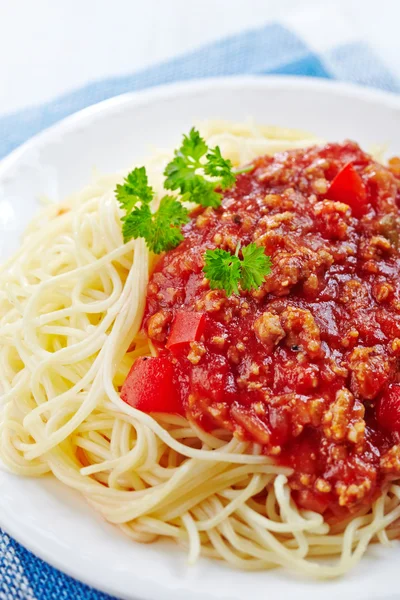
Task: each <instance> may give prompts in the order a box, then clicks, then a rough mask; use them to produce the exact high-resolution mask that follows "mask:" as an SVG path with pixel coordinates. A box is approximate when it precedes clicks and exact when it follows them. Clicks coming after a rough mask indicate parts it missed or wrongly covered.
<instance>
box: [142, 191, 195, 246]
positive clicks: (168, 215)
mask: <svg viewBox="0 0 400 600" xmlns="http://www.w3.org/2000/svg"><path fill="white" fill-rule="evenodd" d="M188 221H189V213H188V210H187V208H185V207H184V206H183V204H181V203H180V202H179V201H178V200H177V199H176V198H174V197H173V196H164V198H162V199H161V202H160V206H159V207H158V210H157V212H156V213H155V214H154V215H153V216H152V227H151V231H150V235H149V236H148V238H146V242H147V245H148V247H149V248H150V250H152V251H153V252H154V253H155V254H160V252H166V251H167V250H172V248H175V247H176V246H177V245H178V244H179V243H180V242H181V241H182V240H183V239H184V238H183V235H182V232H181V226H182V225H184V224H185V223H187V222H188Z"/></svg>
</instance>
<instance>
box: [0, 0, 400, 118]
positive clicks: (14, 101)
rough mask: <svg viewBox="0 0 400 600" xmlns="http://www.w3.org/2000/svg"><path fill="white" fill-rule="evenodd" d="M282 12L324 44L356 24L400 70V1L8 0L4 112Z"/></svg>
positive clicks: (0, 76) (0, 54)
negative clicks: (333, 25) (333, 23)
mask: <svg viewBox="0 0 400 600" xmlns="http://www.w3.org/2000/svg"><path fill="white" fill-rule="evenodd" d="M277 19H278V20H281V21H283V22H286V23H287V24H289V25H290V26H292V27H294V28H295V29H297V31H299V32H300V33H301V32H302V31H304V30H305V29H306V30H307V32H309V34H311V38H312V40H314V42H315V45H316V47H318V48H320V49H321V47H322V48H323V47H324V45H325V46H327V47H329V46H330V45H334V44H335V43H337V40H338V37H339V38H340V40H343V41H346V38H349V39H350V37H351V38H352V39H354V36H355V34H356V33H357V32H358V33H359V37H360V38H361V39H364V40H366V41H369V42H370V43H371V45H372V46H373V47H375V49H376V50H377V51H378V52H379V53H380V54H381V55H382V57H383V59H384V60H385V61H386V63H387V65H388V66H389V67H390V68H391V69H392V71H393V72H394V73H396V74H397V75H399V76H400V36H399V33H398V31H399V23H400V0H379V1H377V0H201V2H198V1H196V0H0V115H1V114H4V113H9V112H13V111H15V110H18V109H20V108H23V107H25V106H29V105H32V104H38V103H42V102H44V101H46V100H50V99H51V98H54V97H56V96H58V95H59V94H61V93H63V92H66V91H69V90H72V89H74V88H77V87H80V86H81V85H84V84H85V83H88V82H89V81H93V80H95V79H101V78H104V77H107V76H110V75H111V76H112V75H123V74H126V73H132V72H133V71H136V70H138V69H140V68H143V67H145V66H147V65H150V64H154V63H157V62H160V61H162V60H165V59H167V58H170V57H173V56H175V55H178V54H181V53H184V52H187V51H188V50H191V49H194V48H196V47H199V46H201V45H202V44H205V43H207V42H210V41H213V40H216V39H218V38H220V37H222V36H225V35H229V34H231V33H235V32H238V31H241V30H244V29H248V28H250V27H257V26H261V25H262V24H264V23H266V22H268V21H271V20H277ZM321 20H323V21H324V26H323V27H321V26H320V23H321ZM333 20H334V21H335V27H334V28H332V30H331V31H330V28H329V26H328V24H329V23H330V22H332V21H333ZM338 29H339V32H338Z"/></svg>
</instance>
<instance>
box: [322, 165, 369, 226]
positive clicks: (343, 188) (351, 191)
mask: <svg viewBox="0 0 400 600" xmlns="http://www.w3.org/2000/svg"><path fill="white" fill-rule="evenodd" d="M326 197H327V198H329V199H330V200H336V201H337V202H343V203H344V204H348V205H349V206H350V208H351V210H352V213H353V215H354V216H355V217H357V218H360V217H362V216H363V215H364V214H365V212H366V207H367V190H366V188H365V185H364V183H363V180H362V179H361V176H360V175H359V174H358V173H357V171H356V170H355V168H354V167H353V165H352V164H351V163H348V164H347V165H346V166H345V167H343V169H342V170H341V171H339V173H338V174H337V175H336V177H335V178H334V179H333V181H332V183H331V185H330V186H329V189H328V191H327V193H326Z"/></svg>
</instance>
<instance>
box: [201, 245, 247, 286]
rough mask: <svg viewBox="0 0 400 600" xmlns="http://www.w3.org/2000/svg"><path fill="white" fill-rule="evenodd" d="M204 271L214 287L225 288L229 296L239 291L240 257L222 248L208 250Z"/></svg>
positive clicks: (205, 256)
mask: <svg viewBox="0 0 400 600" xmlns="http://www.w3.org/2000/svg"><path fill="white" fill-rule="evenodd" d="M204 259H205V265H204V268H203V271H204V273H205V275H206V277H207V279H208V280H209V282H210V287H211V288H212V289H218V290H225V291H226V294H227V296H230V295H231V294H232V293H233V292H235V294H238V293H239V289H238V282H239V280H240V274H241V268H240V259H239V258H238V257H237V256H236V255H234V254H230V253H229V252H227V251H226V250H222V248H216V249H215V250H206V252H205V254H204Z"/></svg>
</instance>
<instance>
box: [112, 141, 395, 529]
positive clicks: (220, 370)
mask: <svg viewBox="0 0 400 600" xmlns="http://www.w3.org/2000/svg"><path fill="white" fill-rule="evenodd" d="M399 162H400V161H399V160H398V159H393V160H392V161H390V162H389V166H388V167H384V166H382V165H380V164H378V163H377V162H375V161H374V160H373V159H372V158H371V157H370V156H369V155H367V154H365V153H364V152H363V151H362V150H361V149H360V148H359V147H358V146H357V144H355V143H352V142H345V143H343V144H328V145H326V146H322V147H312V148H309V149H305V150H293V151H287V152H282V153H279V154H276V155H275V156H274V157H269V156H265V157H261V158H259V159H256V160H255V161H254V162H253V163H252V166H253V169H252V170H251V171H250V172H248V173H245V174H241V175H239V176H238V177H237V182H236V186H235V187H234V188H232V189H230V190H227V191H226V192H224V193H223V200H222V206H221V207H220V208H218V209H212V208H205V209H204V208H198V209H196V210H195V211H194V212H192V214H191V220H190V223H188V225H186V226H185V228H184V236H185V239H184V241H183V242H182V243H181V244H180V245H179V246H178V247H177V248H176V249H174V250H172V251H170V252H168V253H167V254H165V255H164V256H163V257H162V258H161V259H160V260H159V262H158V264H157V266H156V268H155V271H154V273H153V274H152V277H151V279H150V282H149V285H148V293H147V305H146V311H145V316H144V321H143V327H144V330H145V332H146V333H147V335H148V337H149V338H150V339H151V341H152V342H153V344H154V346H155V347H156V348H157V350H158V357H157V358H156V359H151V358H149V359H148V361H147V366H146V365H144V364H143V363H140V362H139V363H138V364H139V366H137V365H136V363H135V365H134V366H133V368H132V371H131V374H130V375H129V376H128V378H127V382H126V384H125V385H124V387H123V389H122V397H123V398H124V399H125V400H126V401H127V402H129V403H130V404H132V405H133V406H137V407H138V408H140V409H141V410H143V411H145V412H152V411H155V412H156V411H160V410H162V411H165V412H181V413H183V414H186V415H187V417H189V418H190V419H192V420H194V421H195V422H197V423H198V424H199V425H200V426H201V427H203V428H204V429H206V430H212V429H213V428H224V429H227V430H230V431H232V433H233V434H234V435H235V436H237V437H238V438H239V439H243V440H248V441H252V442H256V443H258V444H260V445H261V446H262V447H263V451H264V452H265V454H267V455H270V456H273V457H275V459H276V460H277V461H278V462H280V463H281V464H285V465H289V466H291V467H293V469H294V472H293V475H292V476H291V477H290V478H289V484H290V486H291V489H292V496H293V498H294V500H295V501H296V502H297V504H298V505H299V506H301V507H303V508H307V509H311V510H316V511H318V512H320V513H324V514H325V515H326V516H328V517H329V516H331V517H332V518H333V517H335V518H336V517H337V516H338V515H339V516H340V515H342V514H348V513H349V512H353V513H354V512H356V511H358V510H360V509H362V507H363V506H365V505H366V504H370V503H371V502H372V501H373V500H374V499H375V498H376V497H377V496H378V495H379V493H380V492H381V490H382V489H383V487H384V486H385V485H388V482H389V481H390V480H391V479H394V478H396V477H400V375H399V356H400V279H399V273H400V254H399V231H400V223H399V221H400V220H399V204H400V166H399ZM239 242H240V243H241V244H242V245H247V244H249V243H252V242H255V243H256V244H257V245H259V246H262V247H263V248H264V251H265V254H267V255H269V256H270V257H271V261H272V271H271V273H270V275H269V276H267V277H266V279H265V281H264V283H263V284H262V285H261V287H260V288H259V289H256V290H253V291H243V290H240V293H239V294H233V295H232V296H230V297H227V295H226V293H225V291H223V290H212V289H210V286H209V282H208V281H207V279H206V278H205V276H204V273H203V266H204V252H205V251H206V250H207V249H213V248H216V247H219V248H223V249H225V250H227V251H229V252H231V253H234V252H235V249H236V248H237V245H238V243H239ZM151 360H157V361H159V362H158V364H157V365H154V366H151V362H150V363H149V361H151ZM155 367H157V369H158V372H159V373H164V374H165V378H164V379H163V377H162V375H157V374H156V370H155ZM139 371H140V372H139ZM135 373H136V375H135ZM146 376H147V379H148V378H150V379H148V380H147V383H146V385H144V389H142V386H141V385H132V382H131V384H130V383H129V382H130V379H132V377H133V378H135V377H136V380H137V381H139V380H143V379H146ZM152 382H154V385H151V383H152ZM133 388H134V389H133ZM132 390H133V391H132Z"/></svg>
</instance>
